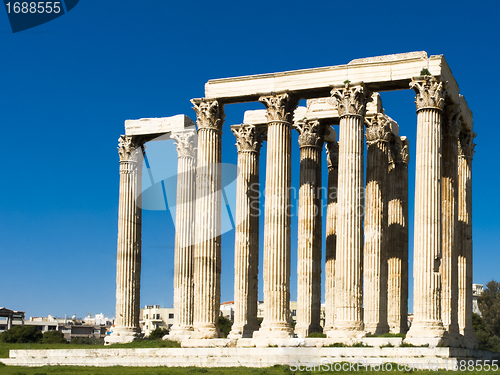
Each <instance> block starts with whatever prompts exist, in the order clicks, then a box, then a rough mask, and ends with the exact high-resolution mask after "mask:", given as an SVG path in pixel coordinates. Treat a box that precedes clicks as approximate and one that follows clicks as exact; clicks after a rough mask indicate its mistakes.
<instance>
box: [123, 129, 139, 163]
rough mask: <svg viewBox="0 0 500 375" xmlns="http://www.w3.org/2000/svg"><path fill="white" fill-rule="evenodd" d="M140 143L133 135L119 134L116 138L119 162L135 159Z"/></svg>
mask: <svg viewBox="0 0 500 375" xmlns="http://www.w3.org/2000/svg"><path fill="white" fill-rule="evenodd" d="M141 145H142V143H141V142H140V141H139V140H138V139H137V137H134V136H133V135H121V136H120V138H118V155H119V156H120V162H126V161H136V159H137V156H138V154H139V151H138V150H137V149H138V148H139V147H141Z"/></svg>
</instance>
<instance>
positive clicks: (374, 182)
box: [363, 113, 392, 335]
mask: <svg viewBox="0 0 500 375" xmlns="http://www.w3.org/2000/svg"><path fill="white" fill-rule="evenodd" d="M391 121H392V120H391V119H390V118H389V117H388V116H386V115H384V114H381V113H379V114H377V115H375V116H373V117H368V118H367V119H366V143H367V158H366V159H367V165H366V191H365V194H366V199H365V246H364V262H363V270H364V289H363V292H364V294H363V297H364V324H365V331H366V332H368V333H371V334H377V335H380V334H383V333H387V332H389V325H388V324H387V252H386V251H387V250H386V249H387V241H386V240H387V238H386V235H387V233H386V228H387V172H388V164H389V163H388V142H389V140H390V137H391V135H392V133H391V127H390V122H391Z"/></svg>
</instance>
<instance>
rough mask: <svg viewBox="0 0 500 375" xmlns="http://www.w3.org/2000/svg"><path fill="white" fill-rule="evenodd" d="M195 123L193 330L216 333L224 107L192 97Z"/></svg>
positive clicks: (198, 333) (201, 333) (195, 335)
mask: <svg viewBox="0 0 500 375" xmlns="http://www.w3.org/2000/svg"><path fill="white" fill-rule="evenodd" d="M191 102H192V103H193V105H194V107H193V108H194V110H195V111H196V116H197V124H198V162H197V173H196V218H195V226H196V231H195V232H196V235H195V238H196V240H195V249H194V321H193V326H194V330H195V331H194V333H193V335H192V336H191V337H193V338H196V339H210V338H216V337H218V336H219V332H218V329H217V326H216V324H217V320H218V319H219V310H220V272H221V253H220V246H221V243H220V236H221V233H220V232H221V229H220V228H221V187H222V186H221V170H220V163H221V136H222V124H223V122H224V107H223V106H222V104H220V103H219V102H218V101H217V100H207V99H193V100H192V101H191Z"/></svg>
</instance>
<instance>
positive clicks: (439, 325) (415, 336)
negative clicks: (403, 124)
mask: <svg viewBox="0 0 500 375" xmlns="http://www.w3.org/2000/svg"><path fill="white" fill-rule="evenodd" d="M410 85H411V87H412V88H413V89H414V90H415V92H416V99H417V100H416V104H417V153H416V155H415V162H416V172H415V235H414V247H413V249H414V250H413V252H414V261H413V276H414V292H413V295H414V303H413V307H414V318H413V324H412V326H411V328H410V330H409V331H408V334H407V336H406V341H407V342H410V343H419V344H422V343H429V344H430V345H437V344H439V343H440V342H441V339H442V337H443V334H444V328H443V322H442V320H441V274H440V272H439V269H440V265H441V261H442V242H441V116H442V110H443V105H444V98H443V87H442V83H441V82H439V81H437V80H436V79H435V78H434V77H430V76H427V77H419V79H418V80H413V81H412V82H411V84H410Z"/></svg>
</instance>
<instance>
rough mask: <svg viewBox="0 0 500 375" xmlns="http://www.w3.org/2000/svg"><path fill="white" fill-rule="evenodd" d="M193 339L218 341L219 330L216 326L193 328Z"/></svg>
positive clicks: (207, 325) (204, 325) (206, 325)
mask: <svg viewBox="0 0 500 375" xmlns="http://www.w3.org/2000/svg"><path fill="white" fill-rule="evenodd" d="M193 328H194V331H193V332H192V335H191V338H192V339H217V338H219V328H217V326H216V325H215V324H202V325H196V326H194V327H193Z"/></svg>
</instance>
